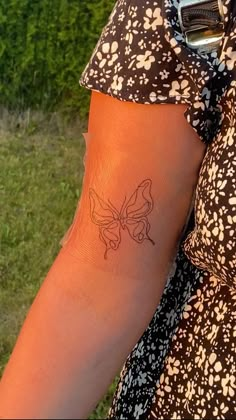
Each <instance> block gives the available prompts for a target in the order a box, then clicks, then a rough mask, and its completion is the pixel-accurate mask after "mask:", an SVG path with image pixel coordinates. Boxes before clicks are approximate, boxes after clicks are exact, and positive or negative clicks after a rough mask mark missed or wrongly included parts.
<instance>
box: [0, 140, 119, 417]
mask: <svg viewBox="0 0 236 420" xmlns="http://www.w3.org/2000/svg"><path fill="white" fill-rule="evenodd" d="M84 149H85V144H84V139H83V137H82V135H81V136H78V138H77V139H74V138H71V139H70V138H62V137H57V138H56V137H54V138H53V137H47V136H44V137H42V136H39V135H37V136H34V137H33V136H31V137H29V136H28V137H27V136H22V135H18V136H17V135H15V136H9V135H8V136H3V135H1V136H0V168H1V171H0V209H1V211H0V226H1V229H0V376H1V375H2V372H3V369H4V367H5V365H6V363H7V361H8V358H9V356H10V354H11V352H12V349H13V346H14V343H15V341H16V338H17V335H18V333H19V331H20V328H21V326H22V323H23V321H24V318H25V316H26V313H27V312H28V310H29V307H30V305H31V303H32V302H33V300H34V297H35V296H36V294H37V291H38V290H39V288H40V285H41V283H42V282H43V280H44V278H45V275H46V273H47V271H48V270H49V268H50V266H51V264H52V263H53V260H54V258H55V257H56V255H57V253H58V251H59V249H60V245H59V241H60V239H61V238H62V236H63V235H64V233H65V231H66V230H67V229H68V227H69V225H70V223H71V222H72V218H73V215H74V212H75V209H76V204H77V202H78V198H79V196H80V192H81V184H82V179H83V171H84V167H83V155H84ZM117 380H118V377H117V378H116V379H115V380H114V382H113V384H112V385H111V386H110V388H109V390H108V392H107V394H106V395H105V397H104V398H103V400H102V401H101V402H100V403H99V404H98V406H97V408H96V410H94V412H93V413H92V414H91V416H90V418H91V419H101V418H105V417H106V414H107V411H108V408H109V406H110V403H111V400H112V395H113V393H114V390H115V386H116V383H117Z"/></svg>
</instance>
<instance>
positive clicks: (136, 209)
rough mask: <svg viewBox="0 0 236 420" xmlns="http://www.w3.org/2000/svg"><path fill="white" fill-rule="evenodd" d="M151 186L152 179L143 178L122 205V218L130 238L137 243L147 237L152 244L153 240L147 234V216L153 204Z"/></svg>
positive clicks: (148, 227) (148, 226)
mask: <svg viewBox="0 0 236 420" xmlns="http://www.w3.org/2000/svg"><path fill="white" fill-rule="evenodd" d="M151 186H152V181H151V180H150V179H145V180H144V181H143V182H142V183H141V184H140V185H139V186H138V188H137V189H136V190H135V192H134V193H133V194H132V196H131V197H130V199H129V201H128V202H127V203H126V205H125V207H124V210H123V213H122V219H123V223H124V227H125V228H126V229H127V230H128V232H129V235H130V236H131V238H133V239H134V240H135V241H136V242H138V243H142V242H143V241H144V240H145V239H148V240H149V241H151V242H152V244H153V245H154V244H155V242H154V241H153V240H152V239H151V238H150V237H149V235H148V232H149V230H150V223H149V221H148V218H147V215H148V214H149V213H150V212H151V211H152V209H153V205H154V204H153V199H152V196H151Z"/></svg>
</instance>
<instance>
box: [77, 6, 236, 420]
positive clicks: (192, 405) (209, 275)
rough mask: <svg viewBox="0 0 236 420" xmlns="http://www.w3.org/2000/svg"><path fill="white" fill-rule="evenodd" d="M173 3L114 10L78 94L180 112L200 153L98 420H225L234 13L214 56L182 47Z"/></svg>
mask: <svg viewBox="0 0 236 420" xmlns="http://www.w3.org/2000/svg"><path fill="white" fill-rule="evenodd" d="M178 5H179V1H178V0H118V1H117V2H116V3H115V5H114V8H113V10H112V12H111V14H110V16H109V19H108V22H107V24H106V25H105V27H104V28H103V31H102V33H101V36H100V38H99V40H98V42H97V45H96V46H95V48H94V51H93V53H92V55H91V58H90V60H89V62H88V63H87V65H86V67H85V69H84V71H83V73H82V75H81V77H80V84H81V86H84V87H86V88H87V89H93V90H95V91H99V92H104V93H105V94H108V95H110V96H113V97H115V98H117V99H119V100H121V101H132V102H136V103H142V104H147V105H152V104H157V103H158V104H164V103H174V104H178V103H185V104H187V105H188V107H187V110H186V112H185V117H186V119H187V121H188V122H189V124H191V126H192V128H193V129H194V130H196V132H197V133H198V135H199V137H200V139H201V141H203V142H204V143H206V144H207V150H206V154H205V156H204V159H203V162H202V165H201V169H200V173H199V179H198V183H197V187H196V193H195V201H194V208H193V211H192V214H191V217H190V219H189V222H188V226H187V230H186V232H185V234H184V235H183V237H182V240H181V243H180V245H179V250H178V254H177V257H176V261H175V267H174V270H173V273H172V274H171V275H170V276H169V278H168V281H167V284H166V286H165V289H164V292H163V295H162V298H161V301H160V303H159V305H158V307H157V309H156V312H155V314H154V316H153V319H152V321H151V322H150V324H149V326H148V327H147V329H146V330H145V332H144V334H143V335H142V337H141V338H140V340H139V341H138V342H137V344H136V345H135V346H134V348H133V350H132V352H131V353H130V354H129V356H128V358H127V360H126V362H125V364H124V366H123V368H122V370H121V373H120V379H119V382H118V385H117V388H116V391H115V393H114V397H113V401H112V405H111V407H110V410H109V414H108V418H109V419H112V418H117V419H148V420H153V419H212V418H216V419H236V404H235V401H236V322H235V321H236V246H235V240H236V233H235V223H236V153H235V148H236V146H235V137H236V135H235V126H236V121H235V112H236V111H235V109H236V49H235V45H236V10H235V9H236V2H234V0H232V1H230V0H223V15H224V36H223V38H222V41H221V43H220V46H219V48H218V50H217V51H216V50H213V51H208V52H206V51H196V50H193V49H192V48H190V47H189V46H188V45H187V44H186V39H185V36H184V34H183V32H182V30H181V27H180V23H179V18H178V13H177V9H178Z"/></svg>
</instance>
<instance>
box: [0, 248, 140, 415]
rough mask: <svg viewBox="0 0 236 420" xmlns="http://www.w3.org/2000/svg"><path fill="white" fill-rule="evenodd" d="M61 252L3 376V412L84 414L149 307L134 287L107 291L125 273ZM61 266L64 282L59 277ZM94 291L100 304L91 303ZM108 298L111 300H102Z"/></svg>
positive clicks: (0, 397)
mask: <svg viewBox="0 0 236 420" xmlns="http://www.w3.org/2000/svg"><path fill="white" fill-rule="evenodd" d="M63 254H64V250H62V252H61V253H60V254H59V256H58V257H57V260H56V261H55V262H54V265H53V267H52V269H51V270H50V272H49V274H48V276H47V278H46V279H45V281H44V284H43V286H42V287H41V289H40V291H39V293H38V295H37V297H36V299H35V301H34V303H33V305H32V307H31V309H30V312H29V313H28V316H27V319H26V321H25V323H24V326H23V329H22V331H21V334H20V336H19V338H18V341H17V344H16V346H15V348H14V352H13V354H12V356H11V360H10V362H9V363H8V366H7V368H6V370H5V373H4V375H3V378H2V382H1V386H0V415H1V416H3V418H32V419H33V418H86V417H87V416H88V415H89V413H90V412H91V410H92V409H93V408H94V407H95V405H96V403H97V402H98V401H99V400H100V399H101V398H102V396H103V394H104V393H105V392H106V390H107V388H108V386H109V384H110V383H111V381H112V379H113V378H114V376H115V375H116V373H118V371H119V369H120V368H121V365H122V363H123V362H124V361H125V358H126V357H127V354H128V353H129V351H130V350H131V349H132V347H133V345H134V344H135V343H136V341H137V340H138V338H139V336H140V334H141V332H142V330H143V329H144V327H145V324H146V322H147V320H146V318H147V314H146V313H145V312H146V310H147V309H148V308H147V306H146V305H145V304H144V301H143V299H142V297H141V295H140V293H139V292H138V293H137V291H136V290H134V289H133V288H132V287H130V290H129V291H127V290H126V293H124V288H123V290H121V291H120V293H118V294H117V295H116V296H114V295H113V294H111V289H109V288H108V293H107V295H106V291H105V289H106V284H107V283H108V282H109V284H113V285H115V283H117V284H120V287H121V288H122V285H124V283H125V281H130V279H128V278H127V279H125V278H124V277H123V278H119V277H118V276H115V275H113V276H112V275H111V274H109V273H104V272H103V273H101V272H99V271H97V270H94V269H93V268H91V267H87V266H83V265H81V264H79V265H78V262H77V261H76V260H75V258H74V257H71V256H70V255H63ZM65 270H66V278H67V282H68V288H66V287H64V286H63V285H62V284H61V281H60V279H59V276H61V275H63V272H64V271H65ZM75 280H76V281H77V286H76V288H75V289H74V290H71V288H69V285H70V286H71V283H70V282H72V283H74V282H75ZM81 284H83V285H82V287H81V288H80V285H81ZM86 284H87V287H86ZM95 284H97V290H95V289H94V288H95V287H96V286H95ZM98 285H99V286H98ZM98 288H99V291H98ZM93 290H94V293H93ZM97 293H99V294H101V295H100V298H99V302H100V306H101V307H103V310H102V311H101V310H100V309H99V307H98V305H99V302H97V305H96V304H95V302H94V299H95V298H96V299H97V297H96V296H95V295H96V294H97ZM107 299H112V301H110V303H109V304H108V302H107ZM143 304H144V306H143ZM106 305H107V308H106V309H105V306H106ZM140 308H142V310H140ZM137 313H140V315H139V322H137Z"/></svg>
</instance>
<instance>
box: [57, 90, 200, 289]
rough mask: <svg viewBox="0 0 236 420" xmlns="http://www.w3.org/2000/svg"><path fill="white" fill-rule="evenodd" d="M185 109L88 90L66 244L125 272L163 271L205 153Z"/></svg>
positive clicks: (84, 256)
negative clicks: (82, 155)
mask: <svg viewBox="0 0 236 420" xmlns="http://www.w3.org/2000/svg"><path fill="white" fill-rule="evenodd" d="M185 108H186V106H185V105H170V104H166V105H157V104H156V105H145V104H136V103H131V102H125V101H120V100H118V99H115V98H112V97H110V96H109V95H105V94H103V93H100V92H95V91H93V92H92V96H91V104H90V113H89V123H88V135H87V137H86V138H87V140H86V143H87V144H86V159H85V174H84V179H83V188H82V193H81V197H80V203H79V209H78V210H79V211H77V217H75V220H74V223H73V228H72V230H71V232H70V235H69V238H67V239H68V240H67V241H66V243H65V245H66V246H70V249H73V253H74V254H75V255H76V256H77V257H78V258H79V259H81V260H83V261H85V262H86V261H87V262H89V263H90V264H94V265H95V266H97V267H99V268H101V269H103V270H105V271H109V270H110V271H114V270H116V272H118V273H120V274H122V273H123V274H124V275H128V276H131V277H140V278H141V277H144V276H149V278H153V279H155V278H156V276H157V275H158V276H159V275H160V273H164V272H166V270H167V269H168V261H169V260H170V258H171V255H172V254H173V249H174V248H175V246H176V243H177V241H178V238H179V235H180V232H181V231H182V229H183V225H184V222H185V220H186V217H187V214H188V210H189V206H190V203H191V198H192V194H193V190H194V187H195V185H196V182H197V176H198V171H199V167H200V164H201V161H202V158H203V155H204V152H205V145H204V144H203V142H201V141H200V139H199V138H198V136H197V134H196V132H195V131H194V130H193V129H192V127H191V126H189V124H188V123H187V122H186V120H185V118H184V111H185ZM131 201H132V203H131ZM122 206H123V207H122ZM147 209H148V210H147ZM119 215H123V218H124V219H126V220H124V223H123V224H122V223H121V222H120V221H119ZM112 222H113V223H112ZM138 233H140V236H139V237H138V236H137V234H138ZM142 238H143V240H142ZM139 239H140V240H139ZM154 243H155V244H154ZM158 270H159V271H158ZM150 282H151V280H150Z"/></svg>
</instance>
